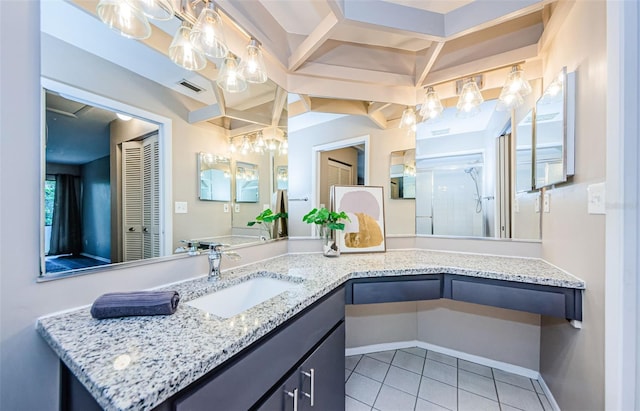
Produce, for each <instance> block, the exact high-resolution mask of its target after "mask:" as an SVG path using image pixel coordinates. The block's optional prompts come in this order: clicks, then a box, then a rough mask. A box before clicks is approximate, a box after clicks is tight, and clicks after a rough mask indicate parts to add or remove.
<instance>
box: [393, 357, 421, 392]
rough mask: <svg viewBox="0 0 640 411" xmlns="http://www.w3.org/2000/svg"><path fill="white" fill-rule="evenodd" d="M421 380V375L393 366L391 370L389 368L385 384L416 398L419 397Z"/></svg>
mask: <svg viewBox="0 0 640 411" xmlns="http://www.w3.org/2000/svg"><path fill="white" fill-rule="evenodd" d="M420 378H421V376H420V374H416V373H414V372H411V371H407V370H405V369H403V368H398V367H395V366H393V365H392V366H391V368H389V372H388V373H387V377H386V378H385V379H384V384H386V385H389V386H391V387H393V388H397V389H399V390H401V391H404V392H407V393H409V394H411V395H414V396H415V395H418V387H419V386H420Z"/></svg>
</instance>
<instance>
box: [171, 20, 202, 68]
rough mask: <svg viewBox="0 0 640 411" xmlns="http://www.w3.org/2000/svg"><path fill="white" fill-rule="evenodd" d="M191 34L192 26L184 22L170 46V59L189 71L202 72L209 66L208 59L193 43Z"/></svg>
mask: <svg viewBox="0 0 640 411" xmlns="http://www.w3.org/2000/svg"><path fill="white" fill-rule="evenodd" d="M190 34H191V25H190V24H189V23H188V22H186V21H183V22H182V25H181V26H180V28H179V29H178V31H177V32H176V34H175V36H174V37H173V41H172V42H171V46H169V58H171V61H173V62H174V63H176V64H177V65H179V66H180V67H183V68H185V69H187V70H191V71H198V70H202V69H203V68H205V66H206V65H207V58H206V57H205V56H204V54H203V53H202V52H201V51H200V50H199V49H197V48H196V47H194V45H193V44H192V43H191V41H190V40H189V36H190Z"/></svg>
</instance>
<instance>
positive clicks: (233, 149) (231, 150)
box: [227, 137, 238, 155]
mask: <svg viewBox="0 0 640 411" xmlns="http://www.w3.org/2000/svg"><path fill="white" fill-rule="evenodd" d="M227 152H229V154H230V155H233V154H235V153H237V152H238V147H236V145H235V144H233V137H229V147H228V148H227Z"/></svg>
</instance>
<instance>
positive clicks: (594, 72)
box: [540, 0, 607, 410]
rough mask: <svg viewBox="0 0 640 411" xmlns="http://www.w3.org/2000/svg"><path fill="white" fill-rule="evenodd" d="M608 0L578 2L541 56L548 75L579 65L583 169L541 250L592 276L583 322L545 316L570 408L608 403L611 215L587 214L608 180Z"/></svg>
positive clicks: (544, 348)
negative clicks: (596, 187) (590, 196)
mask: <svg viewBox="0 0 640 411" xmlns="http://www.w3.org/2000/svg"><path fill="white" fill-rule="evenodd" d="M605 25H606V10H605V2H604V1H602V0H598V1H578V2H575V4H574V5H573V8H572V9H571V11H570V13H569V15H568V16H567V18H566V19H565V20H564V22H563V25H562V27H561V28H560V30H559V32H558V33H557V35H556V37H555V38H554V40H553V41H552V43H551V45H550V47H549V49H548V50H547V52H546V53H545V54H544V55H543V56H542V57H543V62H544V78H545V81H546V83H545V84H548V81H549V79H550V78H551V77H552V76H553V75H555V74H556V73H557V72H558V71H559V70H560V69H561V68H562V66H567V69H568V71H574V70H575V71H576V72H577V76H576V80H577V91H576V94H577V101H576V156H575V158H576V175H575V177H574V178H573V181H572V182H570V183H569V184H566V185H562V186H559V187H558V188H556V189H553V190H549V193H550V195H551V203H550V204H551V210H550V211H551V212H550V213H549V214H544V216H543V223H542V257H543V258H544V259H546V260H547V261H549V262H551V263H553V264H556V265H557V266H559V267H560V268H563V269H565V270H567V271H568V272H570V273H572V274H574V275H576V276H578V277H580V278H582V279H583V280H585V281H586V283H587V289H586V292H585V294H584V306H583V307H584V322H583V329H582V330H576V329H573V328H571V327H570V326H569V324H568V323H567V322H565V321H553V320H550V319H547V318H543V321H542V329H541V344H540V371H541V373H542V376H543V378H544V380H545V381H546V383H547V384H548V385H549V387H550V389H551V391H552V393H553V395H554V396H555V398H556V400H557V402H558V404H559V405H560V407H561V408H562V409H563V410H601V409H604V321H605V316H604V289H605V276H604V271H605V225H604V215H589V214H587V186H588V185H589V184H591V183H597V182H601V181H604V179H605V164H606V163H605V142H606V110H607V107H606V105H605V102H606V86H607V84H606V79H607V66H606V27H605Z"/></svg>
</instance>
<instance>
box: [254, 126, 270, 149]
mask: <svg viewBox="0 0 640 411" xmlns="http://www.w3.org/2000/svg"><path fill="white" fill-rule="evenodd" d="M265 148H267V144H266V143H265V142H264V137H263V136H262V131H258V133H257V134H256V138H255V140H254V142H253V151H255V152H256V153H258V154H262V153H264V150H265Z"/></svg>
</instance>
